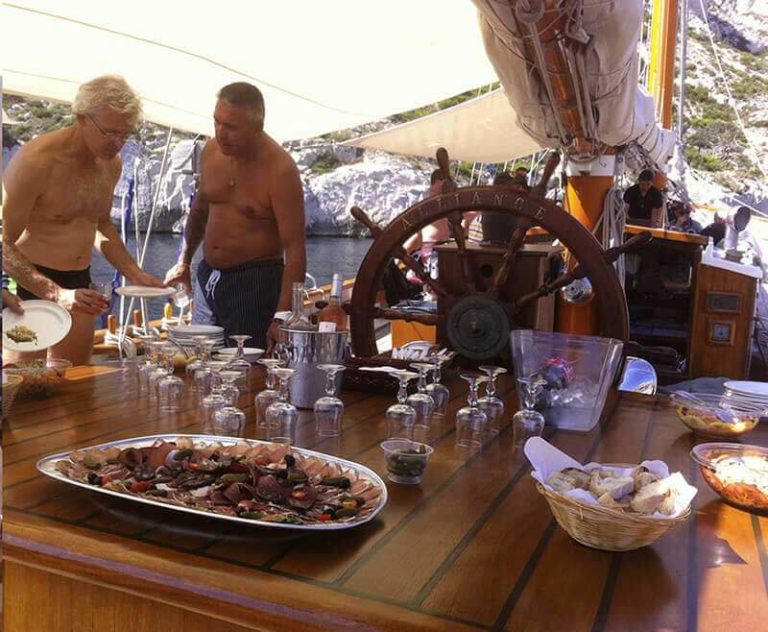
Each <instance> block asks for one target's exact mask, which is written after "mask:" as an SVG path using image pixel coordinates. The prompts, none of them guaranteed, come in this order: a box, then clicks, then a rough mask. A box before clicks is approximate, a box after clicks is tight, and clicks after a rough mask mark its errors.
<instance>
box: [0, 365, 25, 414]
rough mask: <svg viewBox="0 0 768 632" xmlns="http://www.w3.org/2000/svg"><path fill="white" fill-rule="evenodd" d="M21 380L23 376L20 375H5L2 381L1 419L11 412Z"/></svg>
mask: <svg viewBox="0 0 768 632" xmlns="http://www.w3.org/2000/svg"><path fill="white" fill-rule="evenodd" d="M23 381H24V378H23V377H22V376H21V375H6V376H5V378H4V381H3V419H5V418H6V417H8V415H9V414H10V413H11V406H12V405H13V400H14V399H15V398H16V393H17V391H18V390H19V386H20V385H21V383H22V382H23Z"/></svg>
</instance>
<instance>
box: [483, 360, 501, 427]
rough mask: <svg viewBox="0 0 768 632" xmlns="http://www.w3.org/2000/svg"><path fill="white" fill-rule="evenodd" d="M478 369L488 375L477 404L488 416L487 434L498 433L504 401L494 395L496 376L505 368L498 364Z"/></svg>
mask: <svg viewBox="0 0 768 632" xmlns="http://www.w3.org/2000/svg"><path fill="white" fill-rule="evenodd" d="M479 369H480V370H481V371H482V372H483V373H485V374H486V375H487V376H488V381H487V382H486V383H485V397H481V398H480V399H478V400H477V406H478V408H480V409H481V410H482V411H483V412H484V413H485V414H486V416H487V417H488V425H487V426H486V431H487V432H488V433H489V434H494V435H495V434H499V431H500V430H501V418H502V416H503V415H504V402H503V401H501V400H500V399H499V398H498V397H496V378H497V377H498V376H499V375H502V374H504V373H506V372H507V370H506V369H505V368H503V367H500V366H481V367H479Z"/></svg>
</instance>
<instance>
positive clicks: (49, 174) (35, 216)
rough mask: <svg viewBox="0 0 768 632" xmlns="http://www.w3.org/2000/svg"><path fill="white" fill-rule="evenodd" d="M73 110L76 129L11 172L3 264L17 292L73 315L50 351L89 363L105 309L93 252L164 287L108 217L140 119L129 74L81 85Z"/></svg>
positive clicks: (131, 275)
mask: <svg viewBox="0 0 768 632" xmlns="http://www.w3.org/2000/svg"><path fill="white" fill-rule="evenodd" d="M72 112H73V113H74V114H75V116H76V120H75V122H74V124H73V125H71V126H69V127H65V128H63V129H59V130H56V131H53V132H49V133H47V134H43V135H41V136H38V137H37V138H35V139H33V140H31V141H29V142H28V143H27V144H26V145H24V147H22V148H21V150H19V151H18V153H17V154H16V155H15V156H14V157H13V159H12V160H11V162H10V164H9V165H8V168H7V169H6V171H5V174H4V178H3V184H4V186H5V190H6V197H5V208H4V211H3V223H4V227H3V246H4V248H3V255H4V257H3V269H4V271H5V272H6V273H7V274H9V275H10V276H12V277H13V278H14V279H16V283H17V285H18V286H19V289H18V293H19V296H20V298H22V299H30V298H42V299H46V300H49V301H54V302H56V303H58V304H59V305H61V306H62V307H64V308H65V309H66V310H68V311H69V312H70V314H71V316H72V329H71V330H70V332H69V334H68V335H67V336H66V337H65V338H64V340H62V341H61V342H60V343H59V344H57V345H55V346H54V347H52V348H51V349H49V350H48V355H49V357H53V358H63V359H66V360H70V361H72V363H73V364H87V363H88V362H90V359H91V353H92V349H93V332H94V327H95V323H96V315H97V314H100V313H101V312H103V311H104V310H106V309H107V307H108V302H107V300H106V299H105V298H104V297H103V296H102V295H101V294H100V293H99V292H98V291H96V290H92V289H89V285H90V282H91V277H90V263H91V255H92V251H93V248H94V247H96V248H97V249H98V250H99V252H100V253H101V254H102V255H103V256H104V258H105V259H106V260H107V261H109V263H111V264H112V265H113V266H114V267H115V268H117V270H119V271H120V272H121V273H122V274H123V275H124V276H125V277H126V279H127V280H128V282H129V283H131V284H133V285H154V286H162V285H163V284H162V282H161V281H160V280H158V279H156V278H155V277H153V276H152V275H150V274H147V273H146V272H144V271H143V270H141V268H139V266H138V265H136V262H135V261H134V260H133V259H132V258H131V256H130V254H128V251H127V250H126V248H125V244H123V242H122V240H121V239H120V236H119V235H118V233H117V230H116V229H115V227H114V226H113V225H112V222H111V220H110V210H111V208H112V195H113V191H114V188H115V185H116V184H117V181H118V179H119V177H120V171H121V168H122V163H121V160H120V156H119V155H118V154H119V152H120V149H121V148H122V146H123V145H124V144H125V142H126V140H127V139H128V138H129V137H130V136H131V134H133V132H134V131H135V129H136V126H137V124H138V123H139V120H140V119H141V102H140V101H139V97H138V96H137V95H136V93H135V92H134V91H133V90H132V89H131V87H130V86H129V85H128V84H127V83H126V81H125V80H124V79H123V78H122V77H118V76H113V75H106V76H102V77H97V78H96V79H93V80H91V81H88V82H87V83H84V84H83V85H82V86H80V89H79V90H78V93H77V96H76V97H75V100H74V103H73V104H72ZM26 355H27V354H25V356H26ZM35 355H38V356H39V355H40V354H35Z"/></svg>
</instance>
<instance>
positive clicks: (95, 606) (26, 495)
mask: <svg viewBox="0 0 768 632" xmlns="http://www.w3.org/2000/svg"><path fill="white" fill-rule="evenodd" d="M100 371H104V370H103V369H89V368H78V369H75V370H73V371H72V372H71V377H72V378H74V379H73V380H72V381H71V382H70V383H68V384H66V385H64V386H63V387H62V388H61V389H60V392H59V393H58V394H57V395H56V396H55V397H52V398H50V399H47V400H41V401H31V402H29V401H28V402H24V401H17V402H16V403H15V405H14V410H13V412H12V414H11V418H10V419H8V420H6V422H5V426H4V428H3V443H4V446H3V447H4V483H5V496H4V503H5V515H4V524H3V554H4V556H5V578H4V616H5V632H30V631H38V630H39V631H43V630H45V631H46V632H59V631H62V632H63V631H67V632H69V631H73V632H74V631H76V632H90V631H92V630H93V631H94V632H95V631H97V630H98V631H99V632H139V631H150V630H151V631H160V630H162V631H171V630H184V631H185V632H197V631H205V632H219V631H224V630H227V631H240V630H254V629H258V630H393V631H395V630H397V631H400V630H475V629H480V630H485V629H491V630H542V631H550V630H552V631H561V630H562V631H569V632H570V631H573V632H576V631H581V630H585V631H589V630H616V631H622V632H627V631H633V630H637V631H643V632H645V631H648V630H728V631H729V632H737V631H741V630H748V631H750V632H752V631H754V632H757V630H760V629H765V625H766V621H768V596H767V587H768V553H766V534H768V519H766V518H758V517H756V516H752V515H750V514H748V513H744V512H741V511H738V510H736V509H733V508H731V507H729V506H727V505H724V504H723V503H722V502H721V501H720V500H719V498H718V497H717V496H716V495H715V494H714V492H712V491H711V490H710V489H709V488H708V487H707V485H706V484H705V483H704V482H703V480H702V479H701V477H700V476H699V474H698V472H697V469H696V467H694V464H693V463H692V461H691V460H690V459H689V457H688V451H689V449H690V448H691V446H692V445H693V438H692V435H690V434H689V433H688V432H687V430H686V429H685V428H684V427H683V426H682V425H681V424H680V423H679V422H678V421H677V419H676V417H675V416H674V413H673V411H672V410H671V409H669V408H668V406H667V404H666V403H665V401H664V400H662V399H655V398H643V397H640V396H627V395H624V396H623V397H622V399H621V401H620V402H619V405H618V408H617V409H616V412H615V413H614V415H613V416H612V417H611V419H610V420H609V421H608V423H607V424H606V425H605V426H604V427H603V428H602V429H601V430H595V431H593V432H590V433H587V434H578V433H566V432H552V431H548V432H547V438H548V439H549V440H550V441H552V442H553V443H554V444H555V445H557V446H558V447H560V448H561V449H563V450H565V451H566V452H568V453H569V454H571V455H572V456H574V457H575V458H576V459H578V460H580V461H588V460H598V461H606V462H625V463H635V462H639V461H640V460H642V459H644V458H659V459H664V460H665V461H667V462H668V463H669V464H670V466H671V468H672V469H673V470H680V471H681V472H683V474H684V475H685V476H686V478H687V479H688V480H689V481H691V482H693V483H694V484H696V485H697V486H698V488H699V494H698V496H697V499H696V504H695V512H694V513H693V515H692V516H691V518H690V520H689V521H688V522H687V523H686V524H684V525H682V526H680V527H678V528H676V529H675V530H673V531H672V532H670V533H669V534H667V535H666V536H665V537H664V538H662V539H661V540H659V541H658V542H657V543H656V544H654V545H653V546H650V547H647V548H645V549H641V550H638V551H634V552H630V553H617V554H612V553H605V552H601V551H596V550H592V549H589V548H586V547H584V546H581V545H579V544H576V543H575V542H574V541H572V540H571V539H570V538H569V537H568V536H567V535H566V534H565V533H564V532H563V531H562V530H561V529H560V528H559V527H558V526H557V525H556V524H555V523H554V521H553V519H552V516H551V514H550V511H549V509H548V507H547V505H546V503H545V502H544V499H543V498H541V497H540V496H539V495H538V493H537V492H536V491H535V489H534V486H533V483H532V480H531V478H530V476H529V470H528V467H527V464H526V463H524V462H523V460H522V459H521V458H520V457H519V455H515V454H514V452H513V449H512V432H511V428H509V426H505V427H504V429H503V430H502V432H501V434H500V435H499V436H498V437H497V438H495V439H494V440H491V441H489V442H488V443H487V444H486V445H485V446H484V449H483V451H482V452H479V453H475V454H463V453H459V452H457V451H456V448H455V446H454V436H453V432H452V428H451V423H449V422H445V423H443V424H438V425H436V426H435V428H434V431H433V435H434V436H433V442H434V444H435V448H436V450H435V454H434V455H433V458H432V460H431V462H430V465H429V468H428V470H427V472H426V475H425V477H424V479H423V482H422V484H421V485H420V486H415V487H411V486H402V485H395V484H390V485H389V491H390V499H389V503H388V504H387V506H386V508H385V509H384V510H383V511H382V512H381V514H379V517H378V518H377V519H376V520H374V521H373V522H371V523H369V524H366V525H363V526H361V527H359V528H356V529H350V530H347V531H341V532H334V533H325V534H320V533H315V534H309V535H307V534H304V535H296V534H294V533H292V532H290V531H276V530H266V529H263V528H241V527H239V526H235V527H233V526H230V525H228V524H225V523H221V522H218V521H216V520H212V519H206V518H200V519H192V520H190V519H189V518H188V517H187V516H182V515H180V514H177V513H174V512H173V511H169V510H154V509H151V508H150V509H148V508H145V507H141V506H136V505H134V504H133V503H131V502H129V501H122V500H112V499H107V500H104V499H103V498H101V497H100V496H98V495H97V494H93V493H89V492H86V491H82V490H79V489H75V488H71V487H69V486H67V485H64V484H61V483H59V482H56V481H52V480H49V479H47V478H45V477H43V476H42V475H40V474H39V473H38V472H37V471H36V469H35V462H36V461H37V459H38V458H40V457H43V456H46V455H48V454H50V453H53V452H58V451H64V450H70V449H72V448H76V447H82V446H87V445H92V444H95V443H101V442H106V441H112V440H117V439H123V438H127V437H134V436H141V435H150V434H157V433H166V432H173V431H179V432H199V431H201V430H202V425H201V424H200V423H199V421H198V419H197V416H198V411H197V409H196V408H195V407H194V406H192V405H190V407H189V410H187V411H185V412H184V413H180V414H178V415H176V416H175V417H173V418H170V417H162V416H160V415H159V414H158V413H157V412H155V411H154V410H153V409H152V407H151V406H150V404H149V403H148V402H147V401H146V400H137V398H136V397H135V395H134V393H133V391H132V389H131V388H129V385H128V384H127V383H126V382H124V381H122V378H121V376H120V375H119V374H117V373H100V374H98V375H94V373H99V372H100ZM260 383H261V378H260V376H257V377H256V379H255V382H254V386H258V385H260ZM459 388H460V386H459V385H454V390H455V393H454V397H453V399H452V401H451V407H450V410H449V421H452V419H453V414H454V413H455V411H456V409H457V408H458V407H459V406H461V404H462V403H463V401H462V400H463V392H459ZM506 394H507V395H508V394H509V392H508V391H507V392H506ZM251 399H252V395H249V396H248V400H251ZM344 399H345V401H346V406H347V410H346V414H345V420H344V435H343V438H342V439H341V440H324V441H317V440H316V439H314V437H313V435H312V423H311V418H310V416H309V415H308V414H304V415H303V416H302V420H301V426H300V430H299V441H298V443H299V444H300V445H301V446H305V447H310V446H311V447H313V448H316V449H319V450H322V451H327V452H330V453H333V454H339V455H342V456H344V457H347V458H350V459H353V460H355V461H358V462H360V463H364V464H365V465H368V466H369V467H371V468H373V469H375V470H376V471H378V472H380V473H381V474H382V475H384V474H385V468H384V461H383V458H382V455H381V451H380V449H379V446H378V444H379V441H380V439H381V437H382V433H383V426H384V424H383V411H384V409H385V408H386V406H387V405H389V404H390V403H391V401H390V399H389V398H386V397H382V396H378V395H368V394H364V393H356V392H348V393H345V394H344ZM241 403H242V404H245V403H246V398H243V400H242V401H241ZM508 405H509V408H510V409H512V408H513V407H514V402H513V400H512V399H511V398H510V399H509V400H508ZM248 415H249V423H248V427H247V428H246V432H245V434H246V436H250V437H253V436H257V435H256V432H255V428H254V424H253V410H252V408H249V409H248ZM507 418H509V414H508V415H507ZM749 440H750V441H751V442H753V443H759V444H761V445H768V427H766V425H763V426H762V427H760V428H758V429H756V430H755V431H754V432H753V433H752V434H751V435H749Z"/></svg>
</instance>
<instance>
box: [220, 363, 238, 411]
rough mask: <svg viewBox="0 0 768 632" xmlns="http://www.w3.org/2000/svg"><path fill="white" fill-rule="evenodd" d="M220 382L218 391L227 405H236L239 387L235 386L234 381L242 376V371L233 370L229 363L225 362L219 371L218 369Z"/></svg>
mask: <svg viewBox="0 0 768 632" xmlns="http://www.w3.org/2000/svg"><path fill="white" fill-rule="evenodd" d="M219 376H220V377H221V381H222V384H221V386H220V387H219V393H221V396H222V397H223V398H224V399H226V400H227V405H228V406H237V400H238V399H239V397H240V389H239V388H237V386H235V382H236V381H237V380H239V379H240V378H241V377H242V373H240V372H239V371H233V370H232V369H231V368H230V365H229V364H227V365H226V366H225V367H224V368H223V369H222V370H221V371H219Z"/></svg>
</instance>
